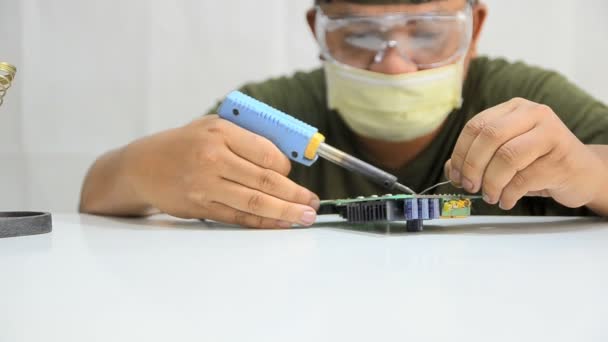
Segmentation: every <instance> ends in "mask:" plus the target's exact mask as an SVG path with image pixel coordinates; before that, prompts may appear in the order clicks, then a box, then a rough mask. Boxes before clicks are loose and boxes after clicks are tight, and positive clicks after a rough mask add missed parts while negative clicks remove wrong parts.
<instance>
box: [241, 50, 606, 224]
mask: <svg viewBox="0 0 608 342" xmlns="http://www.w3.org/2000/svg"><path fill="white" fill-rule="evenodd" d="M241 91H242V92H244V93H246V94H248V95H250V96H252V97H254V98H256V99H258V100H260V101H262V102H265V103H267V104H269V105H271V106H273V107H275V108H277V109H279V110H281V111H283V112H286V113H289V114H290V115H293V116H295V117H297V118H299V119H300V120H302V121H304V122H307V123H309V124H310V125H313V126H315V127H317V128H318V129H319V131H320V132H321V133H323V134H324V135H325V137H326V142H327V143H328V144H330V145H332V146H334V147H336V148H338V149H341V150H343V151H345V152H347V153H350V154H353V155H355V156H357V157H359V158H361V159H363V160H366V158H365V156H364V155H362V154H361V150H360V148H359V146H357V141H356V139H355V138H354V136H353V132H352V131H351V130H350V129H349V128H348V127H347V126H346V125H345V123H344V121H343V120H342V119H341V118H340V116H339V115H338V114H337V113H336V112H335V111H332V110H329V109H328V107H327V97H326V85H325V75H324V72H323V70H322V69H317V70H314V71H312V72H306V73H304V72H299V73H296V74H295V75H293V76H291V77H282V78H276V79H271V80H268V81H265V82H262V83H255V84H248V85H245V86H244V87H242V88H241ZM514 97H522V98H525V99H528V100H531V101H534V102H537V103H542V104H545V105H548V106H549V107H551V108H552V109H553V110H554V111H555V112H556V113H557V115H558V116H559V117H560V118H561V119H562V121H563V122H564V123H565V124H566V126H567V127H568V128H569V129H570V130H571V131H572V132H574V134H575V135H576V136H577V137H578V138H579V139H580V140H581V141H582V142H583V143H585V144H608V107H606V106H605V105H604V104H602V103H600V102H599V101H597V100H595V99H593V98H592V97H591V96H590V95H588V94H587V93H585V92H584V91H582V90H581V89H579V88H578V87H576V86H575V85H573V84H572V83H570V82H569V81H568V80H566V79H565V78H564V77H562V76H560V75H559V74H557V73H555V72H550V71H546V70H543V69H540V68H536V67H531V66H528V65H526V64H523V63H509V62H507V61H505V60H502V59H489V58H485V57H482V58H477V59H475V60H473V61H472V62H471V65H470V67H469V72H468V75H467V78H466V81H465V84H464V88H463V99H464V102H463V105H462V107H461V108H460V109H458V110H455V111H454V112H453V113H451V114H450V116H449V117H448V119H447V121H446V123H445V125H444V126H443V128H442V129H441V132H440V133H439V134H438V135H437V137H436V138H435V140H434V141H433V142H432V143H431V144H430V145H429V146H428V147H427V148H426V149H425V150H424V151H423V152H422V153H420V154H419V155H418V156H417V157H416V158H415V159H414V160H413V161H411V162H410V163H408V164H407V165H405V166H404V167H402V168H401V169H398V170H387V171H389V172H391V173H393V174H394V175H396V176H397V177H398V178H399V181H400V182H402V183H404V184H406V185H407V186H409V187H411V188H413V189H414V190H417V191H421V190H422V189H426V188H427V187H430V186H432V185H434V184H436V183H439V182H440V181H443V180H445V177H444V175H443V166H444V163H445V162H446V161H447V160H448V159H449V158H450V155H451V153H452V150H453V148H454V146H455V144H456V140H457V138H458V135H459V133H460V131H461V130H462V128H463V127H464V125H465V124H466V122H467V121H468V120H469V119H471V118H472V117H473V116H475V115H476V114H478V113H480V112H481V111H483V110H485V109H488V108H490V107H493V106H495V105H498V104H500V103H503V102H506V101H508V100H510V99H512V98H514ZM367 161H369V160H367ZM555 172H559V170H555ZM290 178H291V179H293V180H294V181H295V182H297V183H298V184H301V185H302V186H305V187H306V188H308V189H310V190H311V191H313V192H315V193H317V194H318V195H319V196H320V197H321V199H337V198H349V197H351V198H352V197H356V196H369V195H373V194H385V193H386V190H384V189H382V188H381V187H379V186H377V185H376V184H374V183H372V182H370V181H369V180H367V179H365V178H363V177H361V176H359V175H357V174H354V173H351V172H349V171H346V170H345V169H342V168H340V167H338V166H336V165H334V164H332V163H330V162H328V161H325V160H321V159H319V161H317V162H316V163H315V164H314V165H313V166H311V167H305V166H302V165H299V164H294V166H293V171H292V172H291V174H290ZM435 193H442V194H445V193H449V194H454V193H463V191H462V190H458V189H454V188H453V187H452V186H450V185H446V186H443V187H440V188H438V189H436V191H435ZM474 213H475V214H482V215H499V214H502V213H504V212H503V211H502V210H500V209H499V208H498V207H497V206H490V205H487V204H485V203H483V202H482V201H478V202H476V203H475V205H474ZM508 214H510V215H568V216H569V215H588V214H590V211H589V210H587V209H585V208H580V209H569V208H566V207H563V206H561V205H559V204H557V203H556V202H554V201H553V200H552V199H545V198H536V197H526V198H524V199H522V200H521V201H520V202H519V203H518V205H517V206H516V207H515V208H514V209H513V210H512V211H509V212H508Z"/></svg>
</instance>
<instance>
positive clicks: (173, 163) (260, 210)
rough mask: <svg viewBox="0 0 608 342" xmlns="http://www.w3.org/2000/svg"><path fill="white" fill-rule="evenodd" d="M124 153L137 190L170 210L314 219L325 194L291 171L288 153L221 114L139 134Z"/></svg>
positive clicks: (281, 220) (278, 221) (255, 222)
mask: <svg viewBox="0 0 608 342" xmlns="http://www.w3.org/2000/svg"><path fill="white" fill-rule="evenodd" d="M122 160H123V168H124V170H125V171H124V172H125V173H126V175H127V177H128V180H129V182H128V183H129V184H131V185H132V187H133V193H135V194H136V196H137V197H138V198H139V199H141V200H143V201H145V202H146V203H147V204H148V205H149V206H151V207H154V208H157V209H159V210H161V211H162V212H165V213H168V214H170V215H174V216H177V217H182V218H201V219H202V218H205V219H211V220H216V221H220V222H226V223H236V224H239V225H242V226H247V227H254V228H288V227H291V226H292V225H293V224H300V225H304V226H309V225H311V224H313V223H314V221H315V219H316V212H315V210H316V209H318V207H319V198H318V197H317V196H316V195H315V194H314V193H312V192H311V191H309V190H307V189H305V188H303V187H301V186H299V185H297V184H296V183H294V182H292V181H291V180H290V179H288V178H287V175H288V174H289V172H290V169H291V163H290V161H289V159H287V157H285V156H284V155H283V154H282V153H281V151H279V149H278V148H277V147H276V146H275V145H274V144H272V142H270V141H269V140H267V139H265V138H263V137H261V136H259V135H256V134H254V133H251V132H249V131H247V130H245V129H242V128H240V127H238V126H236V125H234V124H232V123H230V122H228V121H226V120H223V119H220V118H218V117H217V116H216V115H209V116H206V117H204V118H202V119H199V120H196V121H194V122H192V123H191V124H189V125H187V126H185V127H182V128H177V129H173V130H169V131H165V132H162V133H159V134H156V135H152V136H150V137H147V138H144V139H141V140H138V141H136V142H134V143H132V144H130V145H128V146H127V147H126V148H125V149H124V152H123V156H122Z"/></svg>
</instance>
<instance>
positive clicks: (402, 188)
mask: <svg viewBox="0 0 608 342" xmlns="http://www.w3.org/2000/svg"><path fill="white" fill-rule="evenodd" d="M393 189H397V190H399V191H401V192H405V193H407V194H411V195H415V194H416V192H415V191H414V190H412V189H410V188H408V187H407V186H405V185H403V184H401V183H395V185H394V186H393Z"/></svg>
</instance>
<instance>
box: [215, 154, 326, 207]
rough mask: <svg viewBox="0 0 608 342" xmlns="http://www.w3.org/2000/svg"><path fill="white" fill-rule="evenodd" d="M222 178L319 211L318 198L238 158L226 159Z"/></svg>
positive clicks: (300, 187)
mask: <svg viewBox="0 0 608 342" xmlns="http://www.w3.org/2000/svg"><path fill="white" fill-rule="evenodd" d="M225 163H226V167H225V170H224V171H223V174H222V177H223V178H224V179H227V180H230V181H233V182H235V183H238V184H241V185H244V186H246V187H248V188H250V189H256V190H259V191H261V192H263V193H266V194H268V195H270V196H274V197H276V198H279V199H282V200H285V201H287V202H292V203H299V204H304V205H308V206H310V207H312V208H313V209H315V210H317V209H319V197H318V196H317V195H315V194H314V193H313V192H311V191H310V190H308V189H306V188H304V187H302V186H300V185H298V184H296V183H295V182H293V181H292V180H290V179H289V178H287V177H285V176H283V175H281V174H279V173H278V172H276V171H274V170H270V169H264V168H262V167H259V166H257V165H254V164H253V163H251V162H249V161H247V160H245V159H242V158H239V157H238V156H231V157H228V158H227V160H226V161H225Z"/></svg>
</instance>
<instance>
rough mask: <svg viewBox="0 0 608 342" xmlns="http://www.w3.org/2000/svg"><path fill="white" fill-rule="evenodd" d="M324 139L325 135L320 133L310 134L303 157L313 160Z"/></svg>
mask: <svg viewBox="0 0 608 342" xmlns="http://www.w3.org/2000/svg"><path fill="white" fill-rule="evenodd" d="M324 141H325V137H324V136H323V134H321V133H316V134H315V135H313V136H312V138H311V139H310V141H309V142H308V146H307V147H306V151H304V157H306V158H307V159H310V160H313V159H315V156H316V155H317V150H318V149H319V146H321V143H323V142H324Z"/></svg>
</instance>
